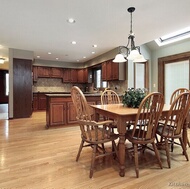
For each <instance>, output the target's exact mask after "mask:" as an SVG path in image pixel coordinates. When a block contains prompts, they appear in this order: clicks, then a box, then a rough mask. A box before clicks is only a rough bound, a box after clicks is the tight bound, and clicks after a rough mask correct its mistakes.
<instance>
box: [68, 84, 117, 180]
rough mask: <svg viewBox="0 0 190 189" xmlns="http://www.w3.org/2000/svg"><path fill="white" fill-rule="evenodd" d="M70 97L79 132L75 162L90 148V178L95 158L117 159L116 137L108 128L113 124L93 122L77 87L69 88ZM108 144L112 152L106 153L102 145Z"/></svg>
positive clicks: (87, 106) (108, 121) (111, 122)
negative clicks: (114, 157) (84, 148)
mask: <svg viewBox="0 0 190 189" xmlns="http://www.w3.org/2000/svg"><path fill="white" fill-rule="evenodd" d="M71 97H72V101H73V104H74V107H75V109H76V112H77V117H76V119H77V122H78V124H79V126H80V130H81V144H80V147H79V150H78V154H77V157H76V161H78V159H79V157H80V153H81V151H82V148H83V147H87V146H91V147H92V149H93V152H92V159H91V167H90V175H89V177H90V178H92V176H93V170H94V164H95V159H96V158H98V157H103V156H107V155H111V154H114V155H116V156H117V158H118V152H117V148H116V143H115V140H116V139H117V138H118V135H117V134H114V133H113V132H112V130H111V127H109V125H110V124H113V121H112V120H106V121H99V122H97V121H95V120H93V116H92V115H91V112H90V109H89V105H88V103H87V101H86V98H85V96H84V94H83V93H82V91H81V90H80V89H79V88H78V87H76V86H73V87H72V88H71ZM108 142H111V143H112V150H110V151H107V150H106V149H105V147H104V144H105V143H108Z"/></svg>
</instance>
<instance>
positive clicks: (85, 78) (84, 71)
mask: <svg viewBox="0 0 190 189" xmlns="http://www.w3.org/2000/svg"><path fill="white" fill-rule="evenodd" d="M83 81H84V83H88V68H85V69H83Z"/></svg>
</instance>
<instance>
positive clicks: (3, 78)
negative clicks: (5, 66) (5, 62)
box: [0, 70, 9, 120]
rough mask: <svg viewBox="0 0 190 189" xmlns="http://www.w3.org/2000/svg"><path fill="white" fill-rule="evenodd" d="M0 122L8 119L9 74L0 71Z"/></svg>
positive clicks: (5, 71)
mask: <svg viewBox="0 0 190 189" xmlns="http://www.w3.org/2000/svg"><path fill="white" fill-rule="evenodd" d="M0 89H1V90H0V120H2V119H8V99H9V73H8V71H7V70H0Z"/></svg>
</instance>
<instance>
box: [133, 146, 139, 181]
mask: <svg viewBox="0 0 190 189" xmlns="http://www.w3.org/2000/svg"><path fill="white" fill-rule="evenodd" d="M134 159H135V171H136V176H137V178H139V162H138V161H139V160H138V149H137V144H134Z"/></svg>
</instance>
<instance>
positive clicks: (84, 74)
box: [77, 68, 88, 83]
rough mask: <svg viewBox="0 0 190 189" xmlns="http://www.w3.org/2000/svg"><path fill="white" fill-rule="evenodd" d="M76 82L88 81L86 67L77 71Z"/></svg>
mask: <svg viewBox="0 0 190 189" xmlns="http://www.w3.org/2000/svg"><path fill="white" fill-rule="evenodd" d="M77 74H78V75H77V83H88V68H85V69H79V70H78V71H77Z"/></svg>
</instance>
